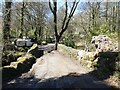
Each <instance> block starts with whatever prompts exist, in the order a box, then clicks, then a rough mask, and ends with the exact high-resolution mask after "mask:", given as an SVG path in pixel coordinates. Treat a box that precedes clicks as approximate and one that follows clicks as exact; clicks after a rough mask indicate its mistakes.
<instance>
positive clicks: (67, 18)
mask: <svg viewBox="0 0 120 90" xmlns="http://www.w3.org/2000/svg"><path fill="white" fill-rule="evenodd" d="M79 1H80V0H78V1H77V0H75V1H74V2H73V5H72V8H71V10H70V13H69V14H68V1H67V0H66V2H65V8H66V9H65V16H64V20H63V23H62V28H61V31H60V33H58V30H57V1H56V0H52V2H53V4H52V2H51V0H49V7H50V10H51V11H52V13H53V15H54V30H55V50H57V47H58V43H59V41H60V38H61V37H62V35H63V33H64V32H65V31H66V30H67V28H68V25H69V22H70V20H71V18H72V16H73V14H74V12H75V10H76V8H77V5H78V3H79Z"/></svg>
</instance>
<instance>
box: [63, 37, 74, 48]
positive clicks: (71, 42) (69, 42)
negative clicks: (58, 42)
mask: <svg viewBox="0 0 120 90" xmlns="http://www.w3.org/2000/svg"><path fill="white" fill-rule="evenodd" d="M62 43H63V44H65V45H66V46H68V47H72V48H76V46H75V41H74V39H72V37H65V38H64V39H63V42H62Z"/></svg>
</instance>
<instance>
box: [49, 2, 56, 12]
mask: <svg viewBox="0 0 120 90" xmlns="http://www.w3.org/2000/svg"><path fill="white" fill-rule="evenodd" d="M49 7H50V10H51V11H52V13H53V14H54V13H55V12H54V10H53V8H52V5H51V2H50V0H49Z"/></svg>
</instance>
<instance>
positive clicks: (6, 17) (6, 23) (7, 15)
mask: <svg viewBox="0 0 120 90" xmlns="http://www.w3.org/2000/svg"><path fill="white" fill-rule="evenodd" d="M11 5H12V0H11V1H9V2H7V1H6V2H5V11H4V26H3V38H4V49H5V47H6V46H7V44H8V43H9V41H10V22H11Z"/></svg>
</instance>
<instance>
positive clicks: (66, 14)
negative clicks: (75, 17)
mask: <svg viewBox="0 0 120 90" xmlns="http://www.w3.org/2000/svg"><path fill="white" fill-rule="evenodd" d="M65 7H66V10H65V17H64V20H63V25H62V29H63V28H64V26H65V22H66V19H67V11H68V5H67V0H66V2H65Z"/></svg>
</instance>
